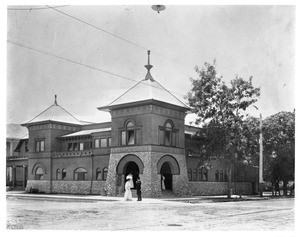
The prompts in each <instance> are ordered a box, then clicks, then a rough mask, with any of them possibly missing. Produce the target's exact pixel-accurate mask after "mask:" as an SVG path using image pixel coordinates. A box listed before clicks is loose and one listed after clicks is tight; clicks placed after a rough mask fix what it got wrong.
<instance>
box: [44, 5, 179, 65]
mask: <svg viewBox="0 0 300 237" xmlns="http://www.w3.org/2000/svg"><path fill="white" fill-rule="evenodd" d="M45 6H46V7H48V8H50V9H52V10H54V11H57V12H59V13H61V14H63V15H66V16H68V17H70V18H72V19H75V20H77V21H79V22H81V23H84V24H86V25H88V26H90V27H93V28H95V29H97V30H100V31H102V32H104V33H106V34H109V35H111V36H114V37H116V38H118V39H120V40H123V41H125V42H127V43H130V44H132V45H134V46H137V47H139V48H141V49H143V50H148V49H147V48H146V47H144V46H142V45H139V44H137V43H135V42H133V41H130V40H128V39H125V38H123V37H120V36H118V35H116V34H113V33H111V32H109V31H107V30H104V29H102V28H100V27H98V26H95V25H93V24H91V23H89V22H86V21H84V20H81V19H79V18H78V17H75V16H73V15H71V14H68V13H65V12H63V11H60V10H57V9H55V8H54V7H50V6H48V5H45ZM152 53H154V54H156V55H158V56H160V57H162V58H165V59H168V60H170V61H173V62H174V63H176V64H178V65H180V66H181V67H182V64H181V63H179V62H177V61H175V60H173V59H170V58H168V57H165V56H163V55H162V54H160V53H157V52H155V51H153V50H152ZM182 68H183V67H182Z"/></svg>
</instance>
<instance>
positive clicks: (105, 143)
mask: <svg viewBox="0 0 300 237" xmlns="http://www.w3.org/2000/svg"><path fill="white" fill-rule="evenodd" d="M100 146H101V147H107V139H106V138H101V139H100Z"/></svg>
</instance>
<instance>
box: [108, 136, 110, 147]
mask: <svg viewBox="0 0 300 237" xmlns="http://www.w3.org/2000/svg"><path fill="white" fill-rule="evenodd" d="M108 146H109V147H110V146H111V137H109V138H108Z"/></svg>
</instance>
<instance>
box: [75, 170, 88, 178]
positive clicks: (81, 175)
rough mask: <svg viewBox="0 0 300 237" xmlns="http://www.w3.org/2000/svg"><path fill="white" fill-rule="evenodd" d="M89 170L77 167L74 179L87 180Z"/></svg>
mask: <svg viewBox="0 0 300 237" xmlns="http://www.w3.org/2000/svg"><path fill="white" fill-rule="evenodd" d="M86 173H87V170H86V169H84V168H77V169H76V170H75V171H74V179H75V180H85V179H86Z"/></svg>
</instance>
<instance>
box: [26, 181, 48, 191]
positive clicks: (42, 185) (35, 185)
mask: <svg viewBox="0 0 300 237" xmlns="http://www.w3.org/2000/svg"><path fill="white" fill-rule="evenodd" d="M31 188H32V189H38V191H39V192H44V193H50V181H48V180H27V186H26V189H25V191H26V192H29V191H30V189H31Z"/></svg>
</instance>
